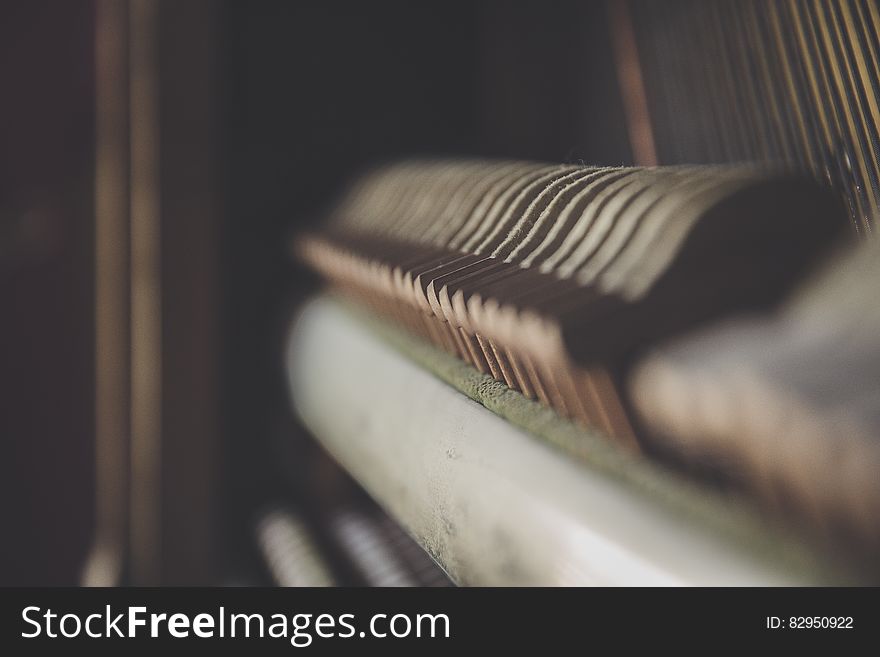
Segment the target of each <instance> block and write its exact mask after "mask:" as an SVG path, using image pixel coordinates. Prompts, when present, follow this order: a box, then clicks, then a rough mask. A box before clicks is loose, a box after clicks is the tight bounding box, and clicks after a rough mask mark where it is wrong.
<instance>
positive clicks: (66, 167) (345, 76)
mask: <svg viewBox="0 0 880 657" xmlns="http://www.w3.org/2000/svg"><path fill="white" fill-rule="evenodd" d="M0 13H2V15H3V19H2V20H0V33H2V35H3V37H4V38H3V39H2V41H3V42H4V43H5V44H6V45H4V49H5V56H4V57H3V58H2V60H0V66H2V67H3V72H4V74H8V75H4V76H3V78H4V79H8V80H9V86H8V88H7V90H6V94H5V96H6V97H7V98H8V102H5V103H4V104H5V105H6V106H5V107H4V108H3V109H2V110H0V112H2V113H3V114H2V116H3V120H2V121H0V131H2V135H3V143H4V144H5V145H6V147H5V148H4V152H5V155H4V158H3V168H2V174H0V220H2V236H3V239H2V240H0V242H2V244H0V266H2V268H3V274H4V275H3V277H2V281H3V282H2V286H3V290H4V293H5V294H4V299H7V301H6V302H5V306H6V308H7V313H6V317H5V322H4V324H5V325H6V326H5V328H6V330H7V331H8V334H7V336H8V337H7V338H6V339H5V340H3V344H4V347H3V349H4V354H3V362H4V363H5V364H6V374H7V376H6V381H7V385H6V386H5V388H6V389H5V390H4V399H5V400H6V401H7V402H8V409H9V412H8V413H4V415H5V420H6V422H7V425H6V431H7V434H8V435H9V436H10V437H11V438H12V440H11V441H10V442H11V444H12V450H13V458H11V459H9V460H8V461H7V462H6V466H7V468H9V471H8V472H7V473H5V474H4V476H3V477H2V478H0V479H2V481H3V483H4V485H5V486H6V487H7V490H6V491H5V494H4V495H3V496H2V497H3V499H4V503H5V504H8V505H9V506H10V508H9V512H8V513H7V514H5V516H4V517H5V518H8V520H4V522H6V523H9V525H8V532H7V536H9V537H10V538H11V539H12V540H8V541H2V542H0V543H2V544H3V545H2V548H0V549H2V550H3V553H2V555H0V564H2V570H0V572H2V578H0V584H26V585H33V584H83V585H120V584H134V585H178V584H196V585H215V584H227V585H229V584H236V585H273V586H487V585H491V586H585V585H710V586H717V585H824V584H857V585H866V584H867V585H871V584H878V583H880V570H878V561H877V559H876V554H877V550H878V548H880V304H878V297H877V290H878V289H880V249H878V246H877V242H876V236H875V232H876V231H877V230H878V228H880V45H878V44H880V39H878V34H880V9H878V5H877V3H875V2H872V1H871V0H808V1H807V0H805V1H800V0H790V1H789V0H778V1H776V0H774V1H772V2H765V1H764V0H738V1H736V2H733V1H729V0H664V1H663V2H656V1H654V0H604V1H602V2H590V3H586V2H576V1H574V0H565V1H560V2H558V3H552V5H551V4H549V3H545V2H539V1H537V0H525V1H523V2H516V3H510V2H502V1H501V0H478V1H476V2H465V1H464V0H447V1H445V2H426V3H407V2H399V1H396V0H381V1H379V2H371V3H323V2H290V3H280V2H263V1H256V2H248V3H241V2H232V1H221V2H212V1H210V0H190V1H188V2H186V3H181V2H174V1H172V0H75V1H71V2H67V3H63V4H61V3H52V2H49V1H48V0H37V1H34V2H28V3H24V2H20V3H10V4H9V5H8V6H6V7H4V8H3V9H2V10H0ZM62 28H63V29H62ZM18 34H29V35H31V36H32V38H29V39H23V38H14V36H15V35H18ZM38 80H39V83H37V82H36V81H38Z"/></svg>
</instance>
